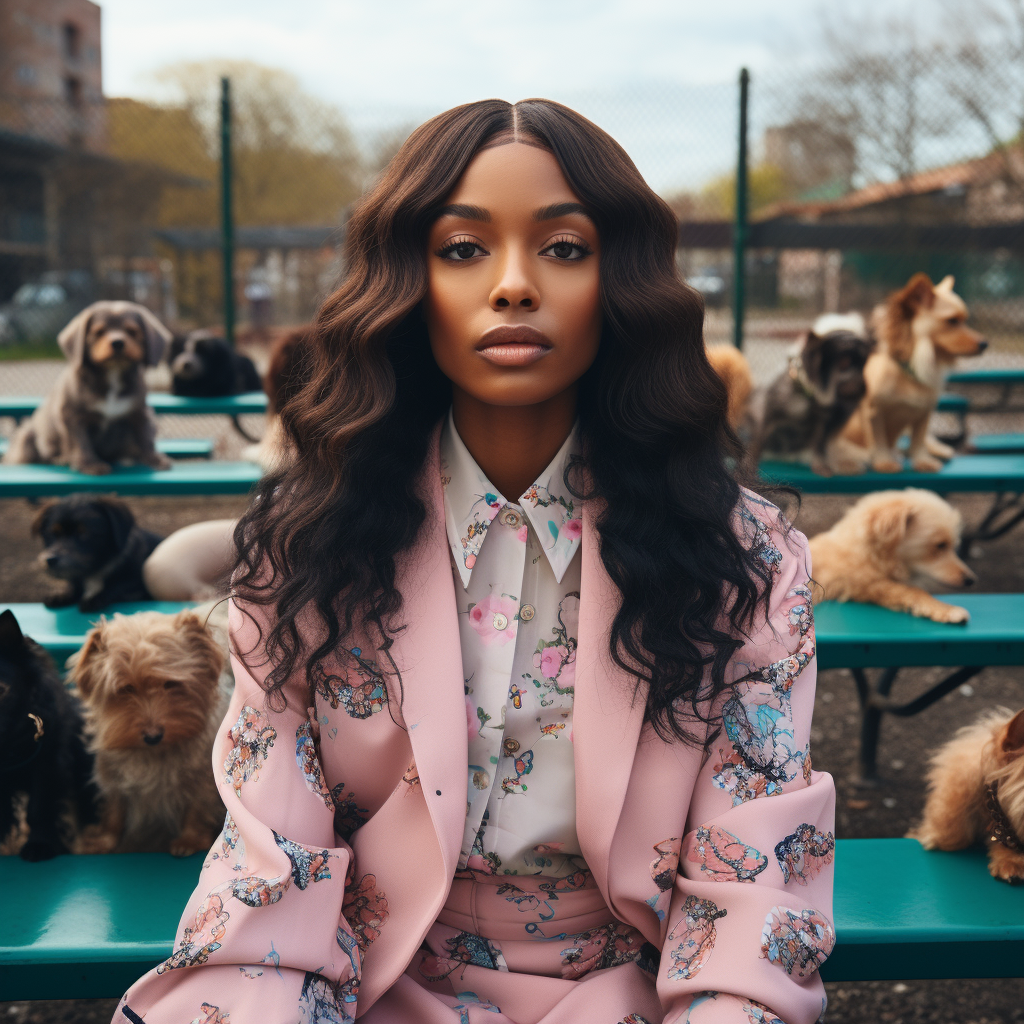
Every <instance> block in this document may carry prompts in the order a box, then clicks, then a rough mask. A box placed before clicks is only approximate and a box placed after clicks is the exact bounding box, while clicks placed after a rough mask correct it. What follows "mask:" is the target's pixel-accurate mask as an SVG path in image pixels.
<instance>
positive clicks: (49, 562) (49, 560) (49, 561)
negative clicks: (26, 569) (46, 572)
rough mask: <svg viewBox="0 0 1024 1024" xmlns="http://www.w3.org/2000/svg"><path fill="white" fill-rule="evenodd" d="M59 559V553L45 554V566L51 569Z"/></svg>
mask: <svg viewBox="0 0 1024 1024" xmlns="http://www.w3.org/2000/svg"><path fill="white" fill-rule="evenodd" d="M59 561H60V556H59V555H47V556H46V568H47V569H52V568H53V567H54V566H55V565H56V564H57V563H58V562H59Z"/></svg>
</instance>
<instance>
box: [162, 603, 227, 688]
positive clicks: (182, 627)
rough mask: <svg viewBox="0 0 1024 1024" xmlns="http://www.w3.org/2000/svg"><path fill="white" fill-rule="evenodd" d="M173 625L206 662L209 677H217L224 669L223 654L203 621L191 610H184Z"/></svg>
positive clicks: (179, 613)
mask: <svg viewBox="0 0 1024 1024" xmlns="http://www.w3.org/2000/svg"><path fill="white" fill-rule="evenodd" d="M174 625H175V629H176V631H177V632H178V633H179V634H180V635H181V636H182V637H184V638H186V642H187V643H188V644H189V646H190V647H191V648H192V649H193V650H194V651H195V652H196V653H198V654H199V655H200V656H201V657H202V658H203V659H204V660H205V661H206V663H207V665H208V666H209V669H210V675H211V676H213V677H217V676H219V675H220V674H221V671H222V670H223V668H224V657H225V656H224V652H223V651H222V650H221V648H220V645H219V644H218V643H217V641H216V640H215V639H214V638H213V635H212V634H211V633H210V631H209V630H208V629H207V628H206V626H205V625H204V624H203V620H202V619H200V618H199V616H198V615H196V613H195V612H194V611H192V610H191V609H189V608H184V609H182V610H181V611H180V612H178V614H177V615H176V616H175V619H174Z"/></svg>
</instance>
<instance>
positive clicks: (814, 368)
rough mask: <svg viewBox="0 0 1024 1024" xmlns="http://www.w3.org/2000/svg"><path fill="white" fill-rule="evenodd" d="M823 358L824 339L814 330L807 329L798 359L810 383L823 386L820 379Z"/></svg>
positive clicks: (823, 382) (823, 383)
mask: <svg viewBox="0 0 1024 1024" xmlns="http://www.w3.org/2000/svg"><path fill="white" fill-rule="evenodd" d="M824 360H825V339H824V337H819V336H818V335H817V334H815V333H814V331H808V332H807V337H806V338H804V347H803V348H802V349H801V351H800V361H801V362H802V363H803V364H804V372H805V373H806V374H807V376H808V378H809V379H810V381H811V383H812V384H817V385H818V387H824V386H825V381H824V380H823V379H822V371H823V370H824Z"/></svg>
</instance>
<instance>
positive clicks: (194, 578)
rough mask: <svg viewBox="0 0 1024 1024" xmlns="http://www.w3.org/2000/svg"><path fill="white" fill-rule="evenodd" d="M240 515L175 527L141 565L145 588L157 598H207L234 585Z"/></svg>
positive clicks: (203, 599)
mask: <svg viewBox="0 0 1024 1024" xmlns="http://www.w3.org/2000/svg"><path fill="white" fill-rule="evenodd" d="M237 522H238V520H237V519H212V520H210V521H209V522H205V523H192V525H191V526H184V527H182V528H181V529H180V530H175V531H174V533H172V534H171V535H170V536H169V537H168V538H167V539H166V540H164V541H162V542H161V543H160V544H158V545H157V546H156V548H155V549H154V550H153V553H152V554H151V555H150V556H149V557H148V558H147V559H146V561H145V562H144V563H143V566H142V579H143V582H144V583H145V585H146V590H148V591H149V593H150V594H152V596H153V597H154V598H155V599H156V600H157V601H207V600H209V599H210V598H215V597H223V596H224V595H226V594H227V593H228V592H229V591H230V589H231V573H232V571H233V570H234V568H235V564H236V562H237V561H238V554H237V551H236V549H235V541H234V531H235V525H236V524H237Z"/></svg>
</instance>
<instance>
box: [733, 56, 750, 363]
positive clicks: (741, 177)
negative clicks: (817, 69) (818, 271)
mask: <svg viewBox="0 0 1024 1024" xmlns="http://www.w3.org/2000/svg"><path fill="white" fill-rule="evenodd" d="M749 86H750V72H748V71H747V69H746V68H742V69H741V70H740V137H739V145H738V147H737V155H736V217H735V221H734V224H733V237H732V246H733V252H732V342H733V344H734V345H735V346H736V347H737V348H740V349H741V348H743V317H744V314H745V311H746V286H747V280H746V275H747V267H746V259H745V256H746V251H747V231H748V226H747V93H748V91H749Z"/></svg>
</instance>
